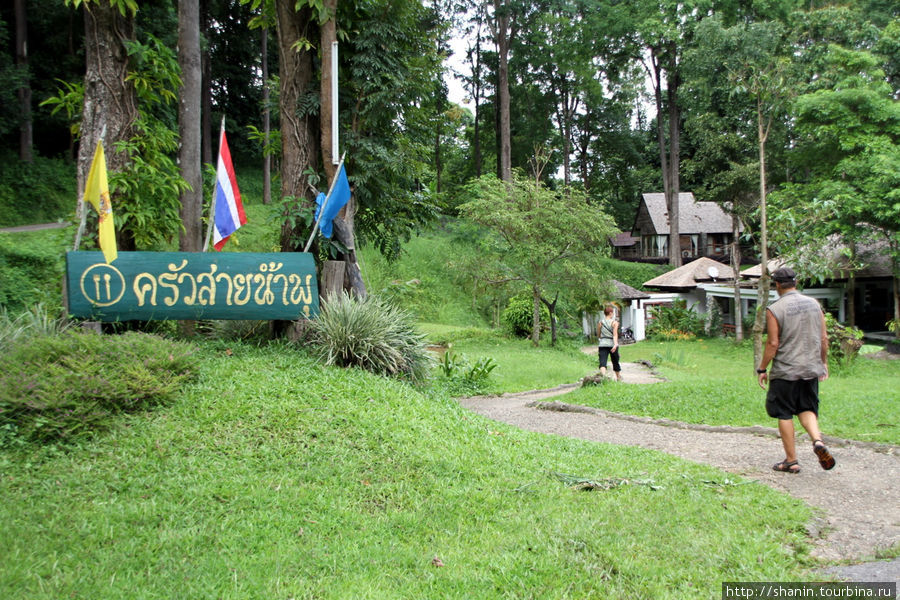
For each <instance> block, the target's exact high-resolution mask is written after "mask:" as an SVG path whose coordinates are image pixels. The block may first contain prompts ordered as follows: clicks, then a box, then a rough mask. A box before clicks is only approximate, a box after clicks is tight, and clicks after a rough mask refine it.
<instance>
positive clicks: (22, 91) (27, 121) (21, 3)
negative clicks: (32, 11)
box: [14, 0, 34, 163]
mask: <svg viewBox="0 0 900 600" xmlns="http://www.w3.org/2000/svg"><path fill="white" fill-rule="evenodd" d="M14 10H15V15H16V66H17V67H18V68H19V74H20V77H21V79H22V81H21V83H20V84H19V88H18V90H17V94H18V97H19V111H20V113H21V114H20V117H19V118H20V119H21V122H20V124H19V158H20V159H21V160H22V161H23V162H27V163H30V162H31V161H32V152H31V147H32V145H33V143H34V140H33V128H32V122H31V76H30V73H29V68H28V20H27V18H26V11H25V0H15V8H14Z"/></svg>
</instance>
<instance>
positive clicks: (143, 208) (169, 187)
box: [109, 117, 187, 249]
mask: <svg viewBox="0 0 900 600" xmlns="http://www.w3.org/2000/svg"><path fill="white" fill-rule="evenodd" d="M134 126H135V129H137V131H138V133H137V135H135V136H134V137H132V138H131V139H130V140H128V141H124V142H119V143H118V144H116V149H117V150H118V151H120V152H126V153H128V155H129V157H130V161H129V163H128V165H127V166H126V168H125V169H124V170H122V171H119V172H117V173H110V175H109V184H110V190H111V191H113V190H115V192H114V193H116V194H117V199H118V201H117V202H116V203H115V208H114V210H115V218H116V227H117V228H119V229H122V230H125V231H128V232H129V234H130V235H131V236H132V237H133V239H134V241H135V246H136V247H137V248H140V249H152V248H155V247H157V246H159V245H162V244H164V243H166V242H169V241H171V240H172V239H173V238H175V237H176V236H177V235H178V233H179V232H180V231H181V216H180V213H179V210H180V208H181V202H180V195H181V192H182V191H183V190H185V189H187V182H186V181H185V180H184V179H182V178H181V175H180V172H179V169H178V165H177V164H175V161H174V160H173V159H172V158H171V157H172V156H173V155H174V153H175V151H176V150H177V149H178V134H177V132H175V131H173V130H171V129H169V128H168V127H166V125H165V124H164V123H163V122H162V121H160V120H158V119H155V118H152V117H151V118H149V119H146V120H145V119H139V120H138V121H137V122H136V123H135V125H134Z"/></svg>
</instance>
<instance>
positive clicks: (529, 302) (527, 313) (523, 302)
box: [501, 294, 550, 337]
mask: <svg viewBox="0 0 900 600" xmlns="http://www.w3.org/2000/svg"><path fill="white" fill-rule="evenodd" d="M501 320H502V321H503V325H504V326H505V327H506V328H507V329H508V330H509V331H510V333H512V334H513V335H515V336H517V337H529V336H530V335H531V330H532V328H533V326H534V299H533V298H532V297H531V296H528V295H524V294H520V295H518V296H513V297H512V298H510V299H509V302H507V303H506V308H505V309H504V310H503V316H502V317H501ZM549 327H550V311H549V310H547V307H546V306H544V305H543V304H541V330H542V331H546V330H547V329H549Z"/></svg>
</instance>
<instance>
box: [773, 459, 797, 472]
mask: <svg viewBox="0 0 900 600" xmlns="http://www.w3.org/2000/svg"><path fill="white" fill-rule="evenodd" d="M772 470H773V471H778V472H779V473H795V474H796V473H799V472H800V465H799V464H798V463H797V461H796V460H792V461H790V462H788V461H786V460H783V461H781V462H779V463H775V464H774V465H772Z"/></svg>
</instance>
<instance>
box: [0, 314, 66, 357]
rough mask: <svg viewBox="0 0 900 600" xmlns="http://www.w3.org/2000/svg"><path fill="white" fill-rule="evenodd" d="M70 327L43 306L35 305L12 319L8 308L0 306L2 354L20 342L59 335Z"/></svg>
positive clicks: (0, 345) (0, 347)
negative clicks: (32, 338) (51, 314)
mask: <svg viewBox="0 0 900 600" xmlns="http://www.w3.org/2000/svg"><path fill="white" fill-rule="evenodd" d="M68 327H69V325H68V323H67V322H66V321H64V320H63V319H56V318H53V317H51V316H50V313H49V312H48V311H47V309H45V308H44V305H43V304H35V305H34V306H32V307H31V310H29V311H26V312H23V313H21V314H20V315H19V316H17V317H10V316H9V313H8V312H7V310H6V308H5V307H3V306H0V352H5V351H6V349H7V348H9V347H10V346H12V345H13V344H14V343H15V342H16V341H18V340H23V339H26V338H29V337H34V336H40V335H55V334H59V333H62V332H63V331H65V330H66V329H68Z"/></svg>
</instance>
